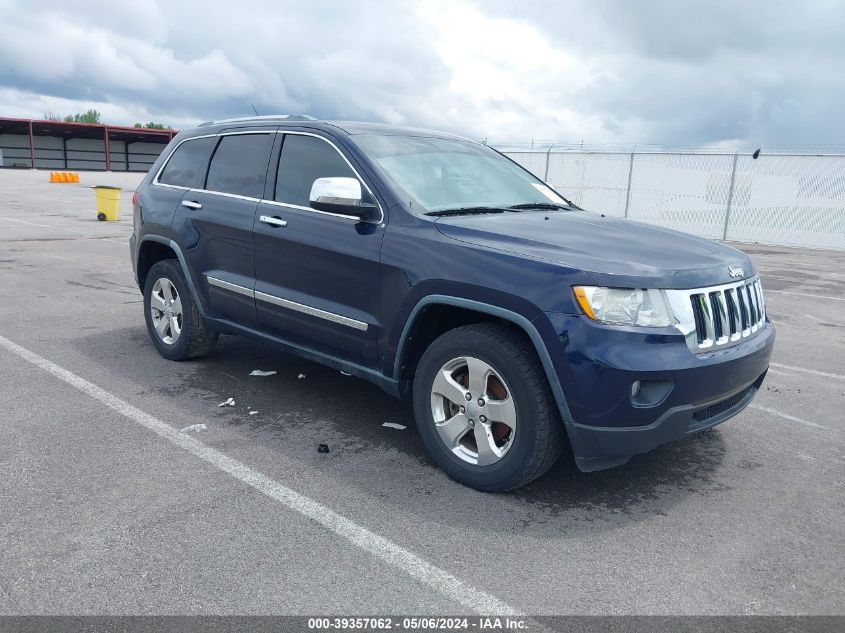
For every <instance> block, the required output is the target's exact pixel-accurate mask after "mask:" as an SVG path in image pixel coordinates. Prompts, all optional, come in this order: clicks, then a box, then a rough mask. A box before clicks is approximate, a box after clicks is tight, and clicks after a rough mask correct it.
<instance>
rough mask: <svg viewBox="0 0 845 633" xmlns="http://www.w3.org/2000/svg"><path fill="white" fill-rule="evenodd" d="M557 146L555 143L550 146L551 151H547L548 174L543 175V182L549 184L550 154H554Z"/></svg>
mask: <svg viewBox="0 0 845 633" xmlns="http://www.w3.org/2000/svg"><path fill="white" fill-rule="evenodd" d="M554 146H555V144H554V143H551V144H550V145H549V149H547V150H546V173H544V174H543V182H544V183H546V184H549V154H551V153H552V148H553V147H554Z"/></svg>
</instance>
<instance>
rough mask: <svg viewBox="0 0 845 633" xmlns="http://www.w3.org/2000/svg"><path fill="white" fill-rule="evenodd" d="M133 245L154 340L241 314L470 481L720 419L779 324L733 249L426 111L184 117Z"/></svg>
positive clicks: (537, 469) (174, 344)
mask: <svg viewBox="0 0 845 633" xmlns="http://www.w3.org/2000/svg"><path fill="white" fill-rule="evenodd" d="M130 245H131V251H132V263H133V266H134V269H135V274H136V278H137V280H138V285H139V287H140V288H141V289H142V290H143V292H144V313H145V317H146V322H147V327H148V329H149V332H150V336H151V337H152V340H153V343H154V344H155V346H156V347H157V348H158V350H159V352H160V353H161V354H162V355H163V356H165V357H166V358H169V359H172V360H183V359H187V358H194V357H198V356H201V355H203V354H206V353H207V352H209V351H210V350H211V349H212V348H213V346H214V344H215V342H216V340H217V336H218V333H220V332H223V333H229V334H244V335H247V336H252V337H254V338H257V339H259V340H262V341H266V342H267V343H270V344H273V345H276V346H278V347H279V348H281V349H283V350H286V351H288V352H291V353H294V354H297V355H300V356H303V357H305V358H308V359H311V360H314V361H317V362H320V363H324V364H326V365H328V366H330V367H334V368H337V369H339V370H343V371H346V372H349V373H351V374H353V375H355V376H358V377H360V378H363V379H365V380H369V381H371V382H374V383H375V384H377V385H379V386H380V387H382V388H383V389H384V390H385V391H387V392H388V393H390V394H392V395H394V396H397V397H406V398H408V399H410V400H411V401H412V402H413V408H414V413H415V417H416V423H417V428H418V431H419V433H420V435H421V437H422V439H423V441H424V443H425V445H426V447H427V449H428V450H429V452H430V453H431V456H432V457H433V458H434V460H435V461H436V462H437V463H438V464H439V465H440V466H441V467H442V468H443V469H444V470H445V471H446V472H447V473H448V474H449V475H450V476H452V477H453V478H455V479H457V480H458V481H461V482H463V483H465V484H467V485H470V486H473V487H475V488H478V489H481V490H489V491H500V490H509V489H513V488H516V487H518V486H521V485H523V484H525V483H527V482H529V481H531V480H532V479H534V478H536V477H538V476H539V475H541V474H542V473H543V472H545V471H546V470H548V469H549V468H550V467H551V466H552V464H554V462H555V460H556V459H557V458H558V456H559V455H560V453H561V451H562V450H563V447H564V446H565V445H566V444H567V443H568V445H569V446H570V447H571V449H572V452H573V455H574V458H575V462H576V463H577V465H578V467H579V468H580V469H581V470H585V471H590V470H599V469H603V468H608V467H611V466H616V465H620V464H624V463H625V462H626V461H628V460H629V459H630V458H631V456H632V455H634V454H637V453H643V452H646V451H649V450H650V449H652V448H654V447H655V446H657V445H658V444H661V443H663V442H667V441H670V440H674V439H677V438H681V437H684V436H685V435H688V434H690V433H694V432H696V431H700V430H702V429H706V428H709V427H712V426H714V425H716V424H718V423H720V422H723V421H724V420H726V419H728V418H730V417H731V416H734V415H736V414H737V413H738V412H739V411H741V410H742V409H743V408H744V407H745V406H746V405H748V404H749V402H751V400H752V398H754V395H755V394H756V392H757V390H758V389H759V388H760V385H761V383H762V381H763V378H764V377H765V375H766V371H767V369H768V364H769V357H770V356H771V352H772V346H773V343H774V338H775V333H774V329H773V328H772V324H771V322H770V321H769V320H768V318H767V317H766V309H765V304H764V301H763V293H762V289H761V286H760V281H759V278H758V275H757V271H756V269H755V267H754V264H753V263H752V262H751V260H750V259H749V258H748V257H747V256H746V255H744V254H743V253H741V252H739V251H737V250H734V249H733V248H729V247H727V246H724V245H722V244H719V243H716V242H712V241H709V240H705V239H700V238H697V237H694V236H690V235H686V234H682V233H677V232H674V231H669V230H665V229H661V228H656V227H653V226H646V225H643V224H638V223H636V222H631V221H626V220H621V219H615V218H609V217H605V216H603V215H600V214H597V213H590V212H587V211H584V210H582V209H579V208H578V207H576V206H575V205H573V204H572V203H570V202H569V201H567V200H566V199H565V198H564V197H563V196H562V195H560V194H559V193H557V192H556V191H554V190H553V189H551V188H550V187H549V186H548V185H546V184H545V183H543V182H542V181H540V180H539V179H537V178H536V177H534V176H533V175H532V174H530V173H529V172H527V171H526V170H524V169H523V168H522V167H520V166H519V165H517V164H516V163H514V162H513V161H511V160H510V159H508V158H506V157H505V156H503V155H501V154H499V153H498V152H496V151H495V150H493V149H491V148H489V147H487V146H485V145H482V144H480V143H475V142H472V141H469V140H466V139H463V138H459V137H455V136H451V135H447V134H441V133H437V132H431V131H428V130H414V129H404V128H397V127H391V126H385V125H376V124H363V123H340V122H329V121H317V120H313V119H311V118H310V117H305V116H295V115H293V116H276V117H257V118H250V119H239V120H229V121H221V122H214V123H209V124H204V125H201V126H200V127H198V128H197V129H194V130H189V131H184V132H182V133H180V134H179V135H178V136H177V137H176V138H174V139H173V141H172V143H171V144H170V145H169V146H168V148H167V149H166V150H165V152H164V153H163V154H162V155H161V157H160V158H159V159H158V160H157V161H156V163H155V165H153V167H152V169H151V170H150V172H149V174H148V175H147V176H146V178H145V179H144V181H143V183H142V184H141V187H140V188H139V190H138V192H137V194H136V196H135V199H134V233H133V235H132V238H131V241H130Z"/></svg>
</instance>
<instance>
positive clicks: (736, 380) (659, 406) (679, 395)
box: [546, 314, 775, 471]
mask: <svg viewBox="0 0 845 633" xmlns="http://www.w3.org/2000/svg"><path fill="white" fill-rule="evenodd" d="M546 316H547V317H549V320H550V322H551V324H552V326H553V328H554V330H555V332H556V334H557V339H558V340H557V341H556V342H557V354H553V355H552V361H553V363H554V365H555V369H556V371H557V373H558V377H559V379H560V383H561V386H562V388H563V392H564V395H565V397H566V401H567V405H568V408H569V411H568V412H565V413H568V416H567V415H565V416H564V419H565V423H566V430H567V434H568V436H569V441H570V444H571V446H572V451H573V454H574V457H575V461H576V463H577V465H578V467H579V468H580V469H581V470H583V471H592V470H601V469H604V468H609V467H611V466H617V465H620V464H624V463H625V462H627V461H628V460H629V459H630V458H631V457H632V456H633V455H636V454H639V453H646V452H648V451H650V450H652V449H653V448H655V447H656V446H659V445H660V444H664V443H666V442H670V441H672V440H676V439H680V438H682V437H684V436H686V435H689V434H691V433H696V432H699V431H702V430H704V429H707V428H711V427H713V426H715V425H717V424H719V423H721V422H724V421H725V420H727V419H729V418H731V417H733V416H735V415H736V414H737V413H739V412H740V411H742V410H743V409H744V408H745V407H746V406H748V404H750V403H751V401H752V400H753V399H754V396H755V395H756V393H757V390H758V389H759V388H760V385H761V384H762V383H763V379H764V378H765V375H766V371H767V370H768V366H769V359H770V357H771V354H772V348H773V346H774V340H775V332H774V328H773V326H772V324H771V323H770V322H768V321H767V322H766V323H765V324H764V326H763V327H762V328H761V329H760V330H759V331H758V332H757V333H756V334H755V335H754V336H753V337H752V338H750V339H749V340H747V341H743V342H742V343H740V344H737V345H735V346H733V347H729V348H725V349H720V350H714V351H712V352H708V353H699V354H694V353H692V352H691V351H690V350H689V348H688V347H687V344H686V342H685V340H684V338H683V336H682V335H680V333H676V332H673V331H672V330H671V329H670V328H667V329H666V330H660V331H649V330H644V329H643V328H620V327H615V326H603V325H597V324H594V323H592V322H590V321H589V320H588V319H586V318H585V317H581V316H577V315H563V314H547V315H546ZM637 381H639V384H640V385H642V386H643V387H642V390H641V392H640V395H638V396H636V397H635V396H633V395H632V385H633V384H634V383H637ZM646 386H647V388H648V390H650V391H647V390H646ZM643 394H645V396H643ZM567 418H568V419H567Z"/></svg>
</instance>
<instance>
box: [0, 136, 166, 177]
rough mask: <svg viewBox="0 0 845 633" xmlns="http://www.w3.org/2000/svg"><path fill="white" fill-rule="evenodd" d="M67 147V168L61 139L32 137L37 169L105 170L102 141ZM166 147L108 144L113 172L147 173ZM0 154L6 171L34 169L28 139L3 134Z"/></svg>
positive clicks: (75, 141)
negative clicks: (1, 153)
mask: <svg viewBox="0 0 845 633" xmlns="http://www.w3.org/2000/svg"><path fill="white" fill-rule="evenodd" d="M66 143H67V148H66V149H67V161H68V162H67V166H65V163H64V150H63V147H62V138H61V137H58V136H33V145H34V146H35V167H36V168H38V169H75V170H105V169H106V155H105V148H104V144H103V141H102V139H83V138H71V139H68V140H67V141H66ZM166 146H167V145H166V143H140V142H139V143H133V142H131V141H130V142H129V144H128V154H127V143H126V142H125V141H115V140H110V141H109V153H110V158H111V169H112V171H147V170H148V169H149V168H150V166H151V165H152V164H153V163H154V162H155V160H156V158H158V155H159V154H160V153H161V152H162V151H163V150H164V148H165V147H166ZM0 150H2V152H3V166H4V167H30V168H31V167H32V161H31V160H30V155H29V135H27V134H0Z"/></svg>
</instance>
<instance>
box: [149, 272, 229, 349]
mask: <svg viewBox="0 0 845 633" xmlns="http://www.w3.org/2000/svg"><path fill="white" fill-rule="evenodd" d="M144 317H145V319H146V322H147V331H148V332H149V334H150V338H151V339H152V340H153V344H154V345H155V346H156V349H158V351H159V353H160V354H161V355H162V356H164V357H165V358H166V359H168V360H177V361H178V360H187V359H189V358H199V357H201V356H205V355H206V354H208V353H209V352H210V351H211V350H213V349H214V346H215V345H216V344H217V338H218V333H217V332H215V331H214V330H211V329H210V328H209V327H208V326H207V325H206V323H205V320H204V319H203V318H202V315H200V313H199V310H198V309H197V306H196V304H195V303H194V299H193V296H192V295H191V291H190V288H188V283H187V281H185V276H184V275H183V274H182V268H181V267H180V266H179V263H178V262H177V261H176V260H175V259H165V260H163V261H160V262H157V263H156V264H155V265H153V267H152V268H150V271H149V273H147V280H146V283H145V284H144Z"/></svg>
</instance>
